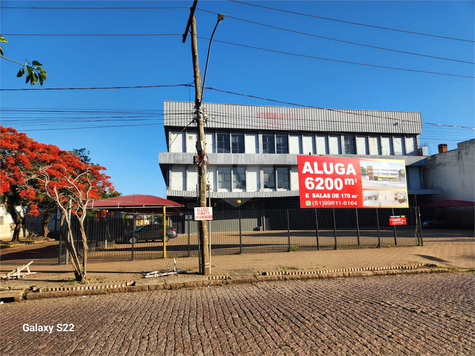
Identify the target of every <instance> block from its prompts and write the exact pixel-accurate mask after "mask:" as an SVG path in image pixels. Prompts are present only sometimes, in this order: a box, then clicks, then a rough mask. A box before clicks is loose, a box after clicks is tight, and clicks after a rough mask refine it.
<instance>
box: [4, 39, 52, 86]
mask: <svg viewBox="0 0 475 356" xmlns="http://www.w3.org/2000/svg"><path fill="white" fill-rule="evenodd" d="M0 43H8V41H7V39H6V38H5V37H3V36H2V35H0ZM0 56H1V57H2V58H3V59H6V60H8V61H10V62H14V63H17V64H19V65H21V66H23V68H21V69H20V70H19V71H18V73H17V75H16V76H17V77H23V76H24V75H25V74H26V82H25V83H28V82H30V83H31V85H35V84H36V83H38V82H39V83H40V85H43V83H44V81H45V80H46V76H47V74H46V71H45V70H44V69H43V67H42V66H43V65H42V64H41V63H40V62H38V61H33V62H31V63H30V62H28V61H26V62H25V64H23V63H20V62H17V61H15V60H13V59H10V58H7V57H4V56H3V47H2V46H0Z"/></svg>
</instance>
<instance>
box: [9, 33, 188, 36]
mask: <svg viewBox="0 0 475 356" xmlns="http://www.w3.org/2000/svg"><path fill="white" fill-rule="evenodd" d="M3 36H37V37H158V36H182V34H181V33H4V34H3Z"/></svg>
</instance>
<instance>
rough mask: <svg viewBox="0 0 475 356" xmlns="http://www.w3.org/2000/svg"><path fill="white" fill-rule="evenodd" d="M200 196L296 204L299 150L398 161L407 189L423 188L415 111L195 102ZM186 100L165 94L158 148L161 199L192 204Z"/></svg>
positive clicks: (190, 112)
mask: <svg viewBox="0 0 475 356" xmlns="http://www.w3.org/2000/svg"><path fill="white" fill-rule="evenodd" d="M203 106H204V110H205V117H206V120H205V135H206V142H205V144H206V152H207V155H208V159H207V161H208V163H209V164H208V177H207V182H208V186H207V188H208V197H209V199H210V201H211V203H212V204H211V205H212V206H214V207H218V208H219V207H221V206H225V205H226V204H230V205H232V206H238V205H239V206H241V205H242V206H243V207H244V206H246V207H247V208H254V209H255V208H260V209H263V208H272V207H298V206H299V184H298V170H297V156H298V155H301V154H308V155H324V156H335V155H338V156H343V157H361V158H363V157H364V158H384V159H396V160H404V161H405V162H406V163H405V164H406V178H407V184H408V193H409V195H410V198H411V196H412V197H413V198H414V199H416V198H417V196H418V195H419V196H422V195H428V194H429V195H430V194H441V193H442V191H441V190H440V189H426V188H425V187H424V184H423V181H422V171H421V168H422V167H424V166H425V165H427V155H426V154H425V150H424V148H421V147H420V146H419V135H420V134H421V133H422V122H421V115H420V113H417V112H394V111H370V110H340V109H337V110H336V109H320V108H303V107H282V106H254V105H235V104H212V103H206V104H204V105H203ZM193 117H194V103H192V102H176V101H165V103H164V127H165V134H166V139H167V147H168V152H160V153H159V164H160V168H161V170H162V174H163V177H164V179H165V182H166V185H167V198H168V199H171V200H174V201H177V202H180V203H182V204H185V205H186V206H187V207H192V206H195V205H196V204H197V182H198V170H197V168H196V167H195V165H194V164H193V161H194V156H195V155H196V142H197V139H198V133H197V127H196V126H197V125H196V123H195V122H193Z"/></svg>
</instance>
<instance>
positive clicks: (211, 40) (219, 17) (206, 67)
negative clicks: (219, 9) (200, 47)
mask: <svg viewBox="0 0 475 356" xmlns="http://www.w3.org/2000/svg"><path fill="white" fill-rule="evenodd" d="M223 19H224V15H223V14H219V15H218V21H217V22H216V25H215V26H214V30H213V33H212V34H211V38H210V40H209V46H208V56H207V57H206V66H205V74H204V76H203V85H202V87H201V102H203V92H204V90H205V82H206V73H207V72H208V62H209V54H210V52H211V43H212V42H213V37H214V33H215V32H216V29H217V28H218V25H219V23H220V22H221V21H222V20H223Z"/></svg>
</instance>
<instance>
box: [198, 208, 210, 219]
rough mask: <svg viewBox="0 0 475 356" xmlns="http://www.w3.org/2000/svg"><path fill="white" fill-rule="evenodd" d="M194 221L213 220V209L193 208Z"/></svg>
mask: <svg viewBox="0 0 475 356" xmlns="http://www.w3.org/2000/svg"><path fill="white" fill-rule="evenodd" d="M195 220H213V208H195Z"/></svg>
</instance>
